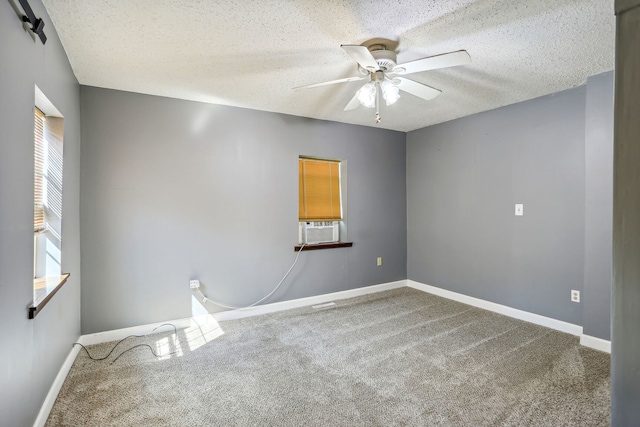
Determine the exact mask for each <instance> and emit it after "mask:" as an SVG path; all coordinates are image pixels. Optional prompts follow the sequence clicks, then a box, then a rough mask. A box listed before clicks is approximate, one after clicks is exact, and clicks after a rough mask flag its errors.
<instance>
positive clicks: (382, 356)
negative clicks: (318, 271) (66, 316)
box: [47, 288, 610, 427]
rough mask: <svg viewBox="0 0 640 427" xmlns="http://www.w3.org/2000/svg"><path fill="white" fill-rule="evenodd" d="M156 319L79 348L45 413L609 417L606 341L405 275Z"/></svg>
mask: <svg viewBox="0 0 640 427" xmlns="http://www.w3.org/2000/svg"><path fill="white" fill-rule="evenodd" d="M164 329H165V330H168V331H167V332H163V333H160V334H156V335H149V336H147V337H144V338H131V339H128V340H127V341H125V342H123V343H122V344H120V345H119V346H118V348H116V350H115V351H114V352H113V353H112V354H111V356H109V357H108V358H107V359H105V360H104V361H93V360H90V359H89V358H88V357H87V355H86V353H85V352H84V351H81V352H80V354H79V356H78V357H77V359H76V361H75V363H74V365H73V367H72V369H71V371H70V373H69V375H68V377H67V379H66V382H65V384H64V386H63V387H62V390H61V392H60V394H59V396H58V399H57V400H56V403H55V405H54V407H53V410H52V412H51V414H50V417H49V420H48V422H47V426H305V427H308V426H440V425H441V426H604V425H609V413H610V412H609V403H610V392H609V389H610V381H609V365H610V361H609V355H608V354H606V353H601V352H598V351H595V350H591V349H588V348H585V347H582V346H580V345H579V340H578V338H577V337H574V336H571V335H567V334H564V333H561V332H557V331H554V330H551V329H547V328H544V327H541V326H537V325H533V324H530V323H526V322H522V321H519V320H515V319H512V318H509V317H505V316H501V315H498V314H495V313H492V312H488V311H484V310H481V309H477V308H474V307H471V306H467V305H464V304H460V303H457V302H453V301H450V300H447V299H443V298H440V297H437V296H434V295H430V294H427V293H423V292H421V291H417V290H414V289H410V288H401V289H397V290H393V291H388V292H381V293H377V294H372V295H367V296H363V297H358V298H353V299H349V300H340V301H336V306H334V307H330V308H324V309H313V308H311V307H309V308H301V309H294V310H289V311H286V312H280V313H275V314H268V315H263V316H257V317H252V318H246V319H241V320H234V321H227V322H221V323H220V324H219V325H218V324H217V323H215V321H211V322H209V323H200V324H199V325H194V326H193V327H191V328H188V329H184V330H178V332H177V334H174V332H173V329H171V328H167V327H165V328H164ZM140 343H146V344H149V345H150V346H152V348H153V349H154V351H156V352H157V353H159V354H163V355H164V354H167V353H169V352H172V351H175V352H176V353H174V354H172V355H170V356H165V357H160V358H156V357H154V356H153V355H152V354H151V351H150V350H149V348H148V347H137V348H134V349H133V350H131V351H129V352H127V353H124V354H123V355H122V356H121V357H120V358H119V359H117V360H116V361H115V362H113V361H114V359H115V358H116V357H117V356H118V355H120V353H122V351H123V350H126V349H127V348H130V347H132V346H134V345H137V344H140ZM113 344H114V343H108V344H100V345H97V346H93V347H91V348H90V349H89V351H90V352H91V354H92V355H94V357H97V356H105V355H106V354H107V353H108V352H109V350H110V349H111V348H112V347H113ZM112 362H113V363H112Z"/></svg>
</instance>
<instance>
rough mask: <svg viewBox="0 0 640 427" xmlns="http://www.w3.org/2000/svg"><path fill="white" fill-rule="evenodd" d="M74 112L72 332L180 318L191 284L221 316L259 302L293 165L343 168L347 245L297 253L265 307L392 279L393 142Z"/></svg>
mask: <svg viewBox="0 0 640 427" xmlns="http://www.w3.org/2000/svg"><path fill="white" fill-rule="evenodd" d="M81 105H82V115H83V117H82V119H83V120H82V171H81V178H82V179H81V182H82V188H81V218H82V221H81V223H82V229H81V233H82V269H83V276H84V278H85V279H84V281H83V288H82V332H83V333H85V334H86V333H92V332H97V331H104V330H110V329H115V328H122V327H127V326H132V325H139V324H146V323H151V322H156V321H163V320H167V319H177V318H183V317H188V316H190V315H191V313H192V309H193V308H194V307H193V306H192V304H193V305H195V306H197V303H194V300H192V292H191V291H190V290H189V286H188V283H189V279H191V278H198V279H200V281H201V282H202V284H203V290H204V292H205V294H206V295H207V296H208V297H210V298H212V299H217V300H219V301H221V302H224V303H226V304H230V305H241V306H242V305H247V304H250V303H253V302H255V301H257V300H258V299H260V298H261V297H262V296H264V295H266V294H268V293H269V292H270V291H271V290H272V289H273V288H274V286H275V285H276V284H277V283H278V281H279V280H280V279H281V277H282V276H283V275H284V273H285V272H286V271H287V269H288V268H289V267H290V265H291V264H292V262H293V260H294V257H295V253H294V251H293V246H294V245H295V244H296V243H297V238H298V234H297V233H298V229H297V227H298V222H297V215H298V212H297V210H298V162H297V160H298V156H299V155H310V156H317V157H327V158H338V159H342V160H344V161H345V162H346V180H347V182H346V199H347V200H346V206H345V207H346V210H345V213H346V225H347V236H345V237H346V239H345V240H350V241H353V242H354V245H353V247H352V248H341V249H331V250H320V251H309V252H303V253H302V254H301V256H300V259H299V261H298V264H297V265H296V267H295V269H294V270H293V271H292V273H291V275H290V276H289V278H288V279H287V280H286V281H285V282H284V283H283V285H282V287H281V289H280V290H279V291H278V292H277V293H276V294H274V296H273V297H272V298H271V299H270V300H268V301H267V302H275V301H282V300H289V299H293V298H300V297H306V296H311V295H317V294H324V293H328V292H335V291H341V290H346V289H352V288H357V287H362V286H367V285H372V284H378V283H385V282H390V281H395V280H400V279H405V278H406V250H407V249H406V187H405V178H406V172H405V171H406V170H405V166H406V165H405V159H406V152H405V134H404V133H401V132H392V131H387V130H381V129H374V128H369V127H360V126H353V125H346V124H339V123H332V122H324V121H318V120H312V119H305V118H300V117H293V116H287V115H281V114H274V113H266V112H260V111H253V110H246V109H240V108H232V107H224V106H217V105H209V104H203V103H197V102H190V101H182V100H176V99H169V98H162V97H155V96H148V95H141V94H133V93H128V92H120V91H114V90H106V89H98V88H93V87H84V86H83V87H81ZM378 256H382V257H383V259H384V262H383V266H382V267H377V266H376V257H378ZM207 308H208V309H209V311H219V310H220V308H218V307H215V306H212V305H208V306H207Z"/></svg>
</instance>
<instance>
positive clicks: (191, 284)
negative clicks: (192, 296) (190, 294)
mask: <svg viewBox="0 0 640 427" xmlns="http://www.w3.org/2000/svg"><path fill="white" fill-rule="evenodd" d="M189 287H190V288H191V289H198V288H199V287H200V280H198V279H195V280H189Z"/></svg>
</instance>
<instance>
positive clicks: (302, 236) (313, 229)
mask: <svg viewBox="0 0 640 427" xmlns="http://www.w3.org/2000/svg"><path fill="white" fill-rule="evenodd" d="M339 224H340V223H339V221H312V222H301V223H300V228H299V233H298V237H299V240H300V243H305V244H315V243H331V242H338V241H340V225H339Z"/></svg>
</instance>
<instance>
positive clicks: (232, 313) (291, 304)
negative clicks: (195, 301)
mask: <svg viewBox="0 0 640 427" xmlns="http://www.w3.org/2000/svg"><path fill="white" fill-rule="evenodd" d="M405 286H407V281H406V280H398V281H397V282H389V283H382V284H379V285H371V286H365V287H362V288H356V289H349V290H347V291H340V292H333V293H330V294H324V295H317V296H313V297H306V298H298V299H294V300H289V301H282V302H274V303H272V304H265V305H259V306H256V307H250V308H246V309H240V310H229V311H222V312H219V313H211V314H210V315H208V316H212V317H213V318H214V319H215V320H217V321H223V320H234V319H242V318H244V317H251V316H258V315H260V314H267V313H275V312H278V311H283V310H289V309H292V308H299V307H306V306H311V305H316V304H322V303H326V302H330V301H335V300H341V299H347V298H353V297H358V296H362V295H367V294H373V293H376V292H382V291H388V290H391V289H397V288H403V287H405ZM191 321H192V318H185V319H177V320H167V321H166V322H158V323H151V324H147V325H140V326H132V327H130V328H122V329H114V330H111V331H105V332H98V333H94V334H87V335H82V336H81V337H80V339H79V341H78V342H79V343H80V344H83V345H93V344H101V343H104V342H110V341H118V340H121V339H123V338H125V337H127V336H129V335H145V334H148V333H150V332H151V331H152V330H153V329H154V328H156V327H158V326H160V325H162V324H164V323H171V324H173V325H175V326H176V328H178V329H184V328H188V327H189V326H191ZM164 330H165V329H162V330H160V331H164ZM167 330H169V329H167ZM160 331H158V332H160Z"/></svg>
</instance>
